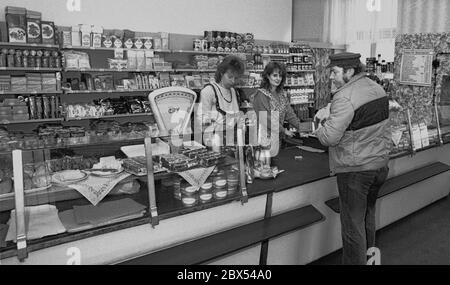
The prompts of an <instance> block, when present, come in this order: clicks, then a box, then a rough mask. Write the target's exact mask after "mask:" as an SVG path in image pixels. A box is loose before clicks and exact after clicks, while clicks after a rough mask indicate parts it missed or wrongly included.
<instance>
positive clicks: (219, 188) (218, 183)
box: [213, 170, 228, 200]
mask: <svg viewBox="0 0 450 285" xmlns="http://www.w3.org/2000/svg"><path fill="white" fill-rule="evenodd" d="M213 185H214V198H216V199H219V200H220V199H224V198H226V197H227V191H228V189H227V177H226V173H225V171H223V170H219V171H218V172H217V174H216V175H215V176H214V178H213Z"/></svg>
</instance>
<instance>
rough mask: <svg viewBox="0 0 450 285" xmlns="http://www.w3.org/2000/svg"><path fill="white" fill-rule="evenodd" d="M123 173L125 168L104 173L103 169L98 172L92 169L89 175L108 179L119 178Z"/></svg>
mask: <svg viewBox="0 0 450 285" xmlns="http://www.w3.org/2000/svg"><path fill="white" fill-rule="evenodd" d="M122 172H123V168H120V169H119V170H117V171H102V170H101V169H99V170H97V171H96V170H95V169H90V170H89V172H88V173H89V174H91V175H92V176H97V177H104V178H108V177H114V176H117V175H119V174H121V173H122Z"/></svg>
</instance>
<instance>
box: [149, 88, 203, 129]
mask: <svg viewBox="0 0 450 285" xmlns="http://www.w3.org/2000/svg"><path fill="white" fill-rule="evenodd" d="M148 97H149V100H150V104H151V106H152V109H153V112H154V114H155V119H156V122H157V124H158V128H159V131H160V133H161V134H162V135H168V134H173V133H175V134H182V133H185V131H186V128H187V127H188V124H189V120H190V118H191V114H192V111H193V109H194V104H195V100H196V99H197V94H196V93H195V92H194V91H192V90H190V89H188V88H184V87H165V88H161V89H158V90H156V91H154V92H152V93H150V94H149V96H148Z"/></svg>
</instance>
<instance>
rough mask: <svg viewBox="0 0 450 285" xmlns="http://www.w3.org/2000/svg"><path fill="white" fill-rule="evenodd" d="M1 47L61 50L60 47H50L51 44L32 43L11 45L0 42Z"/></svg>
mask: <svg viewBox="0 0 450 285" xmlns="http://www.w3.org/2000/svg"><path fill="white" fill-rule="evenodd" d="M0 46H7V47H26V48H55V49H56V48H59V46H58V45H49V44H32V43H9V42H0Z"/></svg>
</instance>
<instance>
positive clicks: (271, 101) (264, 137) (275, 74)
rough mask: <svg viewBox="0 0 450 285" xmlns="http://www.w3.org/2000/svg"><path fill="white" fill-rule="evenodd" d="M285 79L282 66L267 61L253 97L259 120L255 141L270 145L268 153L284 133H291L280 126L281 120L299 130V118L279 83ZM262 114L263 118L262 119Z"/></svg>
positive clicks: (273, 152) (289, 134) (262, 144)
mask: <svg viewBox="0 0 450 285" xmlns="http://www.w3.org/2000/svg"><path fill="white" fill-rule="evenodd" d="M285 82H286V67H285V65H284V64H282V63H279V62H270V63H269V64H267V66H266V67H265V69H264V71H263V73H262V82H261V88H260V89H258V92H257V93H256V94H255V97H254V99H253V108H254V110H255V112H256V115H257V117H258V122H259V128H258V142H259V144H260V145H261V146H263V147H267V148H268V147H270V154H271V156H272V157H273V156H276V155H277V154H278V151H279V144H280V141H281V139H282V138H283V137H284V136H289V137H292V136H294V133H293V132H291V131H289V130H288V129H286V128H284V127H283V123H284V121H287V122H289V124H290V125H291V126H292V127H294V128H296V129H297V130H300V128H301V126H300V120H299V119H298V117H297V115H296V114H295V113H294V110H292V107H291V105H290V102H289V98H288V97H287V95H286V93H285V91H284V89H283V87H284V84H285ZM265 116H266V117H267V119H265Z"/></svg>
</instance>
